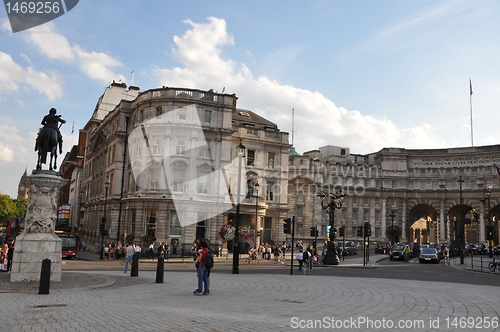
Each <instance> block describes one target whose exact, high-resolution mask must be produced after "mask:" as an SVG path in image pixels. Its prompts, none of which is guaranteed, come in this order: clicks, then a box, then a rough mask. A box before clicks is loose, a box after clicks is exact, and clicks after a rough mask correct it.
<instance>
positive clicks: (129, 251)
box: [123, 243, 135, 273]
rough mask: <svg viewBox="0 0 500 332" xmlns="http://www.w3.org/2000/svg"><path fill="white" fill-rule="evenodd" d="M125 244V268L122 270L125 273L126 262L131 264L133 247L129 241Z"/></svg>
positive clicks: (126, 268)
mask: <svg viewBox="0 0 500 332" xmlns="http://www.w3.org/2000/svg"><path fill="white" fill-rule="evenodd" d="M125 246H126V247H127V248H126V249H125V254H126V255H127V258H126V259H125V269H124V270H123V273H127V271H128V263H130V266H132V260H133V258H134V252H135V251H134V247H133V246H132V245H131V244H130V243H126V244H125Z"/></svg>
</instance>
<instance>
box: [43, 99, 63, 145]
mask: <svg viewBox="0 0 500 332" xmlns="http://www.w3.org/2000/svg"><path fill="white" fill-rule="evenodd" d="M56 113H57V110H56V109H55V108H51V109H50V111H49V114H47V115H46V116H44V117H43V120H42V124H43V128H52V129H55V130H56V131H57V142H59V154H62V142H63V140H62V135H61V132H60V131H59V122H61V123H66V121H65V120H63V119H61V116H60V115H56Z"/></svg>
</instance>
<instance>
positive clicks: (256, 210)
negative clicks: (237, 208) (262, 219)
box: [253, 182, 260, 247]
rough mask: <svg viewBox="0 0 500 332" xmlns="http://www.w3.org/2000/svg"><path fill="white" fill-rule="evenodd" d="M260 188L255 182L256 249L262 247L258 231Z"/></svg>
mask: <svg viewBox="0 0 500 332" xmlns="http://www.w3.org/2000/svg"><path fill="white" fill-rule="evenodd" d="M259 187H260V184H259V183H258V182H255V184H254V185H253V188H254V190H255V247H257V246H258V245H260V241H259V243H257V229H258V227H259V217H258V216H257V214H258V210H259Z"/></svg>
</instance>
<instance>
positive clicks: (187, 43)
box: [155, 17, 442, 153]
mask: <svg viewBox="0 0 500 332" xmlns="http://www.w3.org/2000/svg"><path fill="white" fill-rule="evenodd" d="M185 22H186V23H188V24H189V25H191V27H192V28H191V29H190V30H188V31H187V32H186V33H185V34H184V35H183V36H182V37H178V36H175V37H174V42H175V45H176V48H175V49H174V50H173V51H172V55H173V57H174V58H175V59H176V60H178V61H180V62H181V63H182V64H184V68H180V67H176V68H173V69H160V68H158V69H156V70H155V74H156V75H157V76H158V77H159V81H160V84H159V85H166V86H185V87H196V88H200V89H211V88H213V89H214V90H216V91H217V90H218V91H221V90H222V87H226V92H227V93H232V92H234V93H236V94H237V96H238V97H239V99H238V106H239V107H242V108H247V109H250V110H252V111H255V112H257V113H259V114H261V115H262V116H264V117H266V118H268V119H269V120H271V121H273V122H276V123H277V124H278V125H280V126H281V127H282V128H281V129H282V130H284V131H290V130H291V110H292V108H293V109H295V128H296V133H297V135H296V138H295V142H294V143H295V145H296V146H297V148H298V149H299V151H306V150H311V149H317V148H318V147H320V146H321V145H327V144H332V145H341V146H346V147H350V148H351V150H352V151H355V152H356V153H368V152H374V151H377V150H379V149H380V148H382V147H386V146H398V145H399V146H401V143H402V142H404V143H405V144H406V145H405V147H407V148H416V147H422V146H425V147H437V146H439V145H440V144H441V143H442V142H439V141H437V140H436V137H435V136H434V135H431V134H429V133H432V128H431V127H430V126H428V125H425V126H422V127H418V126H417V127H414V128H408V129H404V128H397V127H396V126H395V124H394V123H392V122H391V121H390V120H388V119H386V118H376V117H373V116H367V115H363V114H362V113H361V112H358V111H349V110H346V109H344V108H339V107H337V106H336V105H335V103H334V102H332V101H331V100H328V99H327V98H325V97H324V96H323V95H322V94H321V93H319V92H312V91H308V90H305V89H300V88H297V87H293V86H289V85H283V84H280V83H279V82H277V81H274V80H272V79H270V78H268V77H264V76H262V77H258V78H254V77H253V75H252V73H251V72H250V70H249V69H248V68H247V67H246V66H245V65H244V64H239V63H237V62H235V61H232V60H225V59H223V58H222V57H221V52H222V50H221V46H224V45H232V44H234V40H233V37H232V36H231V35H230V34H228V32H227V31H226V23H225V21H224V20H222V19H217V18H213V17H210V18H209V19H208V22H207V23H204V24H198V23H193V22H192V21H185ZM284 126H286V127H284Z"/></svg>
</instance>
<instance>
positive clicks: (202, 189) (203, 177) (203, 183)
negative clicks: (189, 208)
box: [198, 172, 210, 194]
mask: <svg viewBox="0 0 500 332" xmlns="http://www.w3.org/2000/svg"><path fill="white" fill-rule="evenodd" d="M209 175H210V173H208V172H200V176H199V177H198V194H208V177H209Z"/></svg>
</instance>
